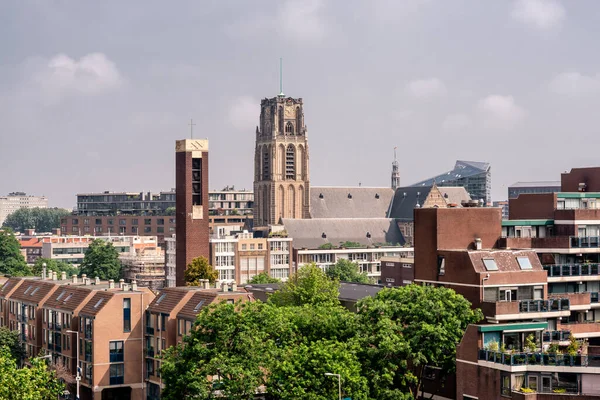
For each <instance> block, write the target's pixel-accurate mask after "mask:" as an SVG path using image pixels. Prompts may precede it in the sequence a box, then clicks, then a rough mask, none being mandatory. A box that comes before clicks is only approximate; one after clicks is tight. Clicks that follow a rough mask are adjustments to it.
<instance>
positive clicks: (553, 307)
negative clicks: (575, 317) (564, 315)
mask: <svg viewBox="0 0 600 400" xmlns="http://www.w3.org/2000/svg"><path fill="white" fill-rule="evenodd" d="M569 305H570V301H569V299H550V300H521V301H520V302H519V312H521V313H528V312H553V311H568V310H569Z"/></svg>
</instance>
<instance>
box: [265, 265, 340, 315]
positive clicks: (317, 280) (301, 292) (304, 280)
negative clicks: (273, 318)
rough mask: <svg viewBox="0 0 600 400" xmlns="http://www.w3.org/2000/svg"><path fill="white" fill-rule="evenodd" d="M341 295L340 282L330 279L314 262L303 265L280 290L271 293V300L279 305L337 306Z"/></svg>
mask: <svg viewBox="0 0 600 400" xmlns="http://www.w3.org/2000/svg"><path fill="white" fill-rule="evenodd" d="M339 295H340V289H339V282H338V281H336V280H331V279H329V278H328V277H327V275H325V273H324V272H323V271H322V270H321V268H319V267H317V266H316V264H314V263H313V264H308V265H305V266H303V267H301V268H300V269H299V270H298V273H297V274H295V275H293V276H291V277H290V279H289V280H288V281H287V282H285V283H284V284H283V285H282V286H281V289H280V290H278V291H277V292H275V293H273V294H272V295H271V297H270V298H269V301H270V302H271V303H273V304H275V305H278V306H301V305H303V304H319V305H329V306H336V305H339V304H340V301H339V300H338V296H339Z"/></svg>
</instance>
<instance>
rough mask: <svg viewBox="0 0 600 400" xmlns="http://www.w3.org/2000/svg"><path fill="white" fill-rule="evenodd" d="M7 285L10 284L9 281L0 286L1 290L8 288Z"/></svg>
mask: <svg viewBox="0 0 600 400" xmlns="http://www.w3.org/2000/svg"><path fill="white" fill-rule="evenodd" d="M9 286H10V282H6V283H5V284H4V286H2V291H3V292H4V289H8V287H9Z"/></svg>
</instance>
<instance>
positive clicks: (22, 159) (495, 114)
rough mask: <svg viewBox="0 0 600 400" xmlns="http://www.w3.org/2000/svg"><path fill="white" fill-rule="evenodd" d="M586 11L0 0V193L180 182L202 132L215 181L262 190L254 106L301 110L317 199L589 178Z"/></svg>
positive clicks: (598, 118) (62, 195) (376, 1)
mask: <svg viewBox="0 0 600 400" xmlns="http://www.w3.org/2000/svg"><path fill="white" fill-rule="evenodd" d="M599 17H600V2H597V1H595V0H581V1H577V2H574V1H566V0H565V1H560V0H516V1H513V0H500V1H480V0H452V1H448V0H437V1H436V0H403V1H397V0H370V1H363V0H344V1H342V0H337V1H334V0H330V1H328V0H279V1H265V0H253V1H246V0H238V1H234V0H231V1H225V0H204V1H195V0H194V1H184V0H180V1H174V2H164V1H155V0H143V1H142V0H130V1H126V2H124V1H118V0H105V1H101V2H99V1H92V0H78V1H73V0H36V1H34V0H4V1H2V2H0V48H1V49H2V52H1V53H0V161H1V162H2V167H1V170H0V194H6V193H8V192H12V191H25V192H27V193H29V194H35V195H45V196H47V197H48V198H49V203H50V205H51V206H61V207H67V208H72V207H73V206H74V205H75V201H76V197H75V195H76V193H81V192H100V191H105V190H110V191H132V192H140V191H152V192H156V191H160V190H169V189H170V188H172V187H174V181H175V168H174V161H175V153H174V150H175V140H177V139H183V138H187V137H189V136H190V126H189V123H190V119H193V120H194V123H195V124H196V125H195V126H194V137H196V138H208V139H209V147H210V183H209V185H210V187H211V189H221V188H222V187H224V186H226V185H235V187H236V188H248V189H251V188H252V184H253V182H252V181H253V170H252V169H253V158H254V139H255V129H256V125H257V124H258V117H259V112H260V100H261V99H262V98H265V97H274V96H276V95H277V93H278V92H279V58H280V57H282V58H283V65H284V67H283V91H284V92H285V94H286V95H287V96H292V97H302V98H303V99H304V114H305V121H306V125H307V127H308V140H309V151H310V172H311V174H310V179H311V185H312V186H357V185H358V184H359V182H360V183H361V184H362V185H363V186H389V185H390V173H391V163H392V161H393V149H394V147H395V146H397V147H398V150H397V151H398V161H399V164H400V173H401V183H402V184H403V185H409V184H412V183H415V182H417V181H419V180H422V179H426V178H429V177H431V176H434V175H436V174H438V173H441V172H445V171H447V170H450V169H451V168H452V167H453V165H454V163H455V161H456V160H457V159H461V160H471V161H487V162H489V163H491V165H492V195H493V198H494V200H502V199H505V198H506V197H507V187H508V186H509V185H510V184H512V183H514V182H517V181H528V180H559V179H560V173H561V172H564V171H567V170H569V169H570V168H573V167H582V166H594V165H595V166H597V165H600V160H599V159H598V147H596V146H599V145H600V136H598V134H597V127H598V125H599V122H600V113H598V112H597V110H598V106H599V105H600V65H599V64H600V52H598V51H597V37H598V30H599V29H600V28H598V23H597V22H598V20H599Z"/></svg>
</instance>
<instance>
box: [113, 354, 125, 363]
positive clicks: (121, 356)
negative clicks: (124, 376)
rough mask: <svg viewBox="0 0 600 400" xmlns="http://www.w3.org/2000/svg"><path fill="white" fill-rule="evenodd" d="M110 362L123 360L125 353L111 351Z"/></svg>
mask: <svg viewBox="0 0 600 400" xmlns="http://www.w3.org/2000/svg"><path fill="white" fill-rule="evenodd" d="M110 362H111V363H114V362H123V353H122V352H121V353H110Z"/></svg>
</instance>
